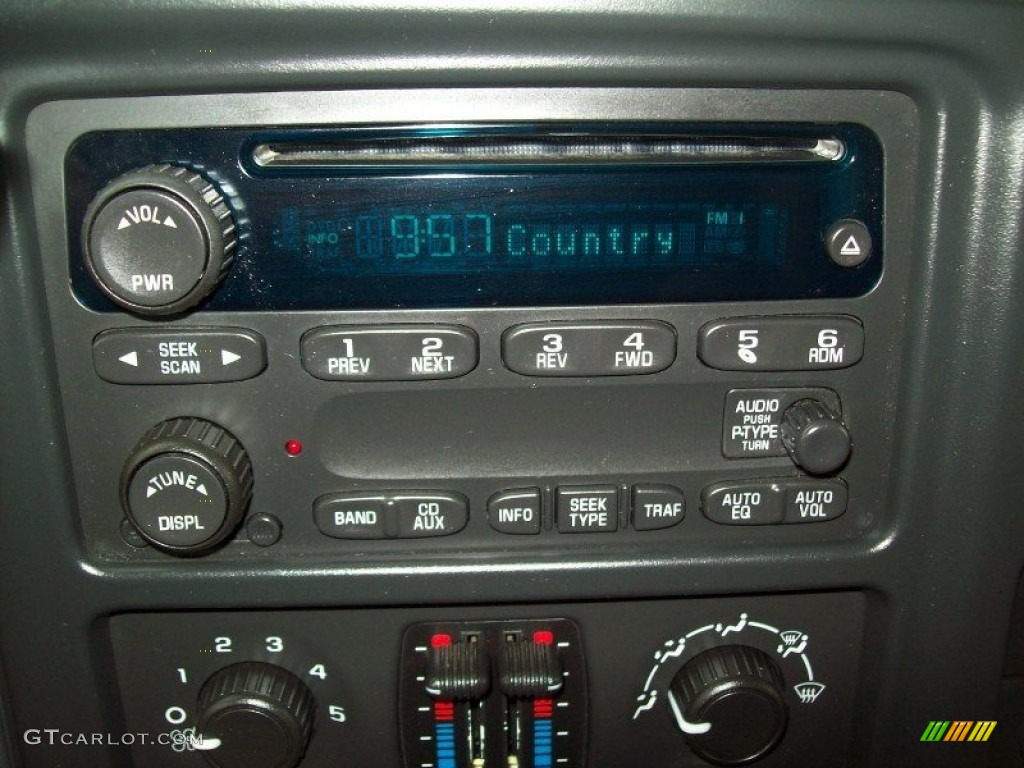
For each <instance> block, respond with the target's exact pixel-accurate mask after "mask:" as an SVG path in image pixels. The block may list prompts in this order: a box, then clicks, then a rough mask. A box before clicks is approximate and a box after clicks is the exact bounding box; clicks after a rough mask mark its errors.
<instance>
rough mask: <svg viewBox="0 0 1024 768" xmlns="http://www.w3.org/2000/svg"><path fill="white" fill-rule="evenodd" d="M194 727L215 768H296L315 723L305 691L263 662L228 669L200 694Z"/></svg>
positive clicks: (312, 704) (310, 699) (313, 706)
mask: <svg viewBox="0 0 1024 768" xmlns="http://www.w3.org/2000/svg"><path fill="white" fill-rule="evenodd" d="M198 710H199V711H198V718H197V722H196V728H197V731H198V734H199V735H200V736H202V740H203V749H202V754H203V756H204V757H205V758H206V761H207V762H208V763H210V765H213V766H215V768H294V766H296V765H298V764H299V762H301V760H302V757H303V755H305V753H306V746H307V745H308V744H309V738H310V736H311V735H312V733H313V726H314V725H315V720H316V700H315V699H314V698H313V694H312V693H310V690H309V688H307V687H306V685H305V684H304V683H303V682H302V681H301V680H299V678H297V677H296V676H295V675H293V674H292V673H291V672H289V671H288V670H286V669H282V668H281V667H277V666H274V665H273V664H266V663H264V662H256V661H247V662H242V663H240V664H232V665H231V666H230V667H225V668H224V669H222V670H220V671H219V672H216V673H215V674H214V675H213V676H212V677H210V679H209V680H207V681H206V682H205V683H204V684H203V687H202V689H201V690H200V691H199V702H198Z"/></svg>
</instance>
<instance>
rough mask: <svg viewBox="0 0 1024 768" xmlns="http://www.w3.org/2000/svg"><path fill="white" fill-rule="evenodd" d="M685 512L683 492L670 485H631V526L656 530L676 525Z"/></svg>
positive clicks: (638, 528)
mask: <svg viewBox="0 0 1024 768" xmlns="http://www.w3.org/2000/svg"><path fill="white" fill-rule="evenodd" d="M685 514H686V499H685V498H684V497H683V492H682V491H680V490H679V489H678V488H676V487H674V486H671V485H634V486H633V528H635V529H636V530H638V531H656V530H659V529H661V528H671V527H672V526H673V525H678V524H679V522H681V521H682V519H683V516H684V515H685Z"/></svg>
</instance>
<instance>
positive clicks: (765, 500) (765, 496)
mask: <svg viewBox="0 0 1024 768" xmlns="http://www.w3.org/2000/svg"><path fill="white" fill-rule="evenodd" d="M784 496H785V489H784V488H783V486H781V485H780V484H778V483H773V482H770V481H764V482H738V483H732V482H728V483H717V484H715V485H710V486H708V487H707V488H705V489H704V491H703V493H701V506H702V507H703V509H704V517H706V518H707V519H708V520H710V521H711V522H713V523H720V524H722V525H771V524H774V523H781V522H782V515H783V506H784V501H783V499H784Z"/></svg>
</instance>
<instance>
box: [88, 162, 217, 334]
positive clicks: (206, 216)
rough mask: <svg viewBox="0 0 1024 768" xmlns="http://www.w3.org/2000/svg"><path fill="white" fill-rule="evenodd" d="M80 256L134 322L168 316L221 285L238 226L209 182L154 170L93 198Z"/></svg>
mask: <svg viewBox="0 0 1024 768" xmlns="http://www.w3.org/2000/svg"><path fill="white" fill-rule="evenodd" d="M82 252H83V254H84V255H85V264H86V267H87V268H88V270H89V273H90V274H91V275H92V277H93V279H94V280H95V281H96V283H97V285H99V287H100V289H101V290H102V291H103V292H104V293H105V294H106V295H107V296H108V297H109V298H110V299H111V300H113V301H114V302H116V303H117V304H120V305H121V306H122V307H124V308H125V309H128V310H129V311H131V312H134V313H136V314H139V315H171V314H175V313H180V312H184V311H185V310H187V309H190V308H191V307H194V306H195V305H196V304H198V303H199V302H200V301H202V300H203V299H204V298H205V297H206V296H207V295H209V293H210V292H211V291H212V290H213V289H214V288H215V287H216V286H217V284H218V283H219V282H220V280H221V278H223V276H224V274H225V273H226V272H227V270H228V268H229V267H230V266H231V261H232V259H233V258H234V252H235V224H234V221H233V219H232V217H231V211H230V210H229V209H228V205H227V203H226V202H225V201H224V197H223V196H222V195H221V193H220V192H219V191H218V190H217V188H216V187H215V186H214V185H213V183H212V182H210V181H209V180H208V179H206V178H205V177H203V176H201V175H200V174H198V173H195V172H193V171H190V170H188V169H186V168H181V167H178V166H173V165H151V166H147V167H145V168H140V169H138V170H135V171H132V172H130V173H127V174H125V175H124V176H121V177H120V178H117V179H115V180H114V181H113V182H111V183H110V184H109V185H107V186H106V187H105V188H104V189H102V190H100V192H99V193H98V194H97V195H96V197H95V198H94V199H93V201H92V203H91V204H90V205H89V208H88V210H87V211H86V214H85V222H84V224H83V227H82Z"/></svg>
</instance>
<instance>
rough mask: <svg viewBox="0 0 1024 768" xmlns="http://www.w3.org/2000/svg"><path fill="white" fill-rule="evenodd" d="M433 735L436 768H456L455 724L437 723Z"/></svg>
mask: <svg viewBox="0 0 1024 768" xmlns="http://www.w3.org/2000/svg"><path fill="white" fill-rule="evenodd" d="M434 734H435V737H436V738H435V741H436V743H437V768H456V765H455V724H454V723H437V724H436V725H435V726H434ZM549 765H550V764H549Z"/></svg>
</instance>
